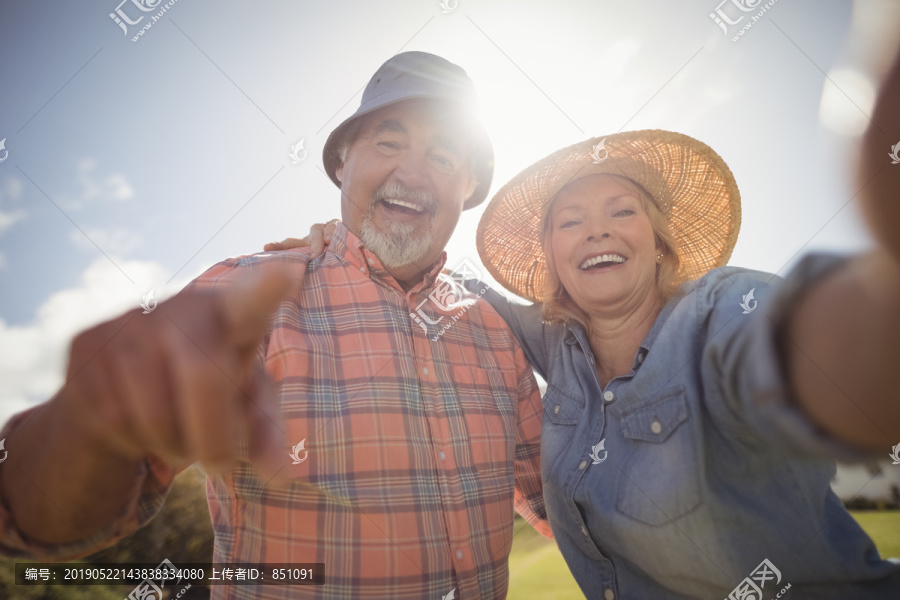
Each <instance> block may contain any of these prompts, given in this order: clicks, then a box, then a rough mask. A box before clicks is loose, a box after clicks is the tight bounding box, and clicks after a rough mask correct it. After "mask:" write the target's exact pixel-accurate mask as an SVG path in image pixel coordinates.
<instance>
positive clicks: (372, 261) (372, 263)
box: [366, 256, 375, 265]
mask: <svg viewBox="0 0 900 600" xmlns="http://www.w3.org/2000/svg"><path fill="white" fill-rule="evenodd" d="M366 262H368V263H369V264H370V265H374V264H375V260H374V259H373V258H372V257H371V256H370V257H369V259H368V261H366Z"/></svg>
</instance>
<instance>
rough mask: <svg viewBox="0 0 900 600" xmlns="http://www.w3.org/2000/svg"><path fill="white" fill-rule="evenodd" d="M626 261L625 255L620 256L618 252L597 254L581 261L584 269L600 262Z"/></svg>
mask: <svg viewBox="0 0 900 600" xmlns="http://www.w3.org/2000/svg"><path fill="white" fill-rule="evenodd" d="M623 262H625V257H624V256H620V255H618V254H601V255H600V256H595V257H593V258H589V259H587V260H586V261H584V262H583V263H581V268H582V269H590V268H591V267H593V266H594V265H599V264H600V263H623Z"/></svg>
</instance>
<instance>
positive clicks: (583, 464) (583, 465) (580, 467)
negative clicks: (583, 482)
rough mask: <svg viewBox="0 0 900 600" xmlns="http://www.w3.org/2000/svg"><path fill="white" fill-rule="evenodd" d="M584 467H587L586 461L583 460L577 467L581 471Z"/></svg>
mask: <svg viewBox="0 0 900 600" xmlns="http://www.w3.org/2000/svg"><path fill="white" fill-rule="evenodd" d="M586 466H587V461H586V460H583V461H581V463H580V464H579V465H578V468H579V469H581V470H584V468H585V467H586Z"/></svg>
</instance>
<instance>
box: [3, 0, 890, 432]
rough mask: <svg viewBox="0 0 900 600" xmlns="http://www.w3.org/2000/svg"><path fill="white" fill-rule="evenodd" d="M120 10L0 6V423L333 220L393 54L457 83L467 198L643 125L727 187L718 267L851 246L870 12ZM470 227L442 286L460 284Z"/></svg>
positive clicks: (377, 7)
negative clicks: (379, 78)
mask: <svg viewBox="0 0 900 600" xmlns="http://www.w3.org/2000/svg"><path fill="white" fill-rule="evenodd" d="M120 1H121V0H86V1H81V2H78V3H74V2H59V1H57V2H51V1H42V0H35V1H32V2H27V3H26V2H14V1H13V0H0V140H2V141H3V146H4V148H3V149H0V424H2V423H4V422H5V421H6V420H7V419H8V417H9V416H11V415H12V414H13V413H15V412H17V411H19V410H22V409H24V408H26V407H28V406H30V405H33V404H35V403H37V402H40V401H43V400H45V399H47V398H49V397H50V396H52V394H53V393H54V392H55V391H56V390H57V389H58V388H59V386H60V385H61V383H62V381H63V375H64V370H65V360H66V354H67V351H68V344H69V343H70V341H71V339H72V337H73V336H74V335H75V334H76V333H77V332H78V331H81V330H83V329H85V328H86V327H89V326H91V325H93V324H96V323H98V322H100V321H102V320H105V319H108V318H112V317H114V316H116V315H118V314H120V313H121V312H123V311H125V310H128V309H131V308H135V307H137V306H138V305H139V303H140V302H141V300H142V298H143V297H144V295H145V294H147V293H148V292H149V291H150V290H153V291H154V295H155V297H156V298H157V299H159V300H162V299H164V298H167V297H170V296H172V295H173V294H175V293H176V292H177V291H178V290H179V289H181V287H183V286H184V285H185V284H186V283H187V282H188V281H190V280H191V279H193V278H194V277H196V276H197V275H199V274H200V273H202V272H203V271H204V270H205V269H207V268H208V267H210V266H211V265H213V264H215V263H217V262H219V261H220V260H223V259H225V258H228V257H232V256H238V255H243V254H250V253H253V252H258V251H261V250H262V246H263V245H264V244H265V243H266V242H269V241H275V240H280V239H282V238H284V237H288V236H302V235H304V234H305V233H306V232H307V231H308V229H309V226H310V225H311V224H312V223H315V222H323V221H327V220H329V219H331V218H334V217H338V216H339V199H340V195H339V191H338V190H337V188H335V187H334V185H333V184H332V183H331V181H330V180H329V179H328V178H327V176H326V175H325V174H324V171H323V170H322V160H321V151H322V146H323V145H324V142H325V139H326V138H327V136H328V134H329V133H330V131H331V130H332V129H333V128H334V127H336V126H337V125H338V124H339V123H340V122H341V121H342V120H343V119H344V118H346V117H347V116H349V115H350V114H352V113H353V111H354V110H355V109H356V107H357V106H358V104H359V101H360V98H361V93H362V89H363V88H364V86H365V85H366V83H367V81H368V79H369V77H371V75H372V74H373V73H374V72H375V70H376V69H377V68H378V67H379V66H380V65H381V64H382V63H383V62H384V61H385V60H387V59H388V58H389V57H390V56H392V55H393V54H395V53H397V52H400V51H404V50H423V51H427V52H432V53H435V54H439V55H441V56H444V57H445V58H447V59H449V60H451V61H453V62H455V63H457V64H459V65H460V66H462V67H463V68H464V69H466V71H467V72H468V73H469V75H470V76H471V77H472V79H473V80H474V82H475V85H476V87H477V89H478V92H479V95H480V98H481V105H482V106H481V110H482V118H483V120H484V122H485V124H486V126H487V128H488V130H489V132H490V135H491V137H492V140H493V143H494V148H495V153H496V170H495V174H494V183H493V186H492V190H491V193H492V194H493V193H494V192H496V191H497V190H499V188H500V187H501V185H502V184H503V183H504V182H505V181H506V180H508V179H509V178H511V177H512V176H513V175H515V174H516V173H518V172H519V171H521V170H522V169H524V168H525V167H527V166H528V165H529V164H531V163H532V162H534V161H536V160H538V159H540V158H542V157H543V156H545V155H547V154H549V153H551V152H552V151H554V150H556V149H558V148H561V147H563V146H567V145H570V144H573V143H575V142H578V141H582V140H584V139H587V138H590V137H598V136H604V135H607V134H611V133H616V132H618V131H624V130H637V129H667V130H672V131H678V132H681V133H685V134H687V135H690V136H693V137H695V138H697V139H699V140H701V141H703V142H705V143H707V144H708V145H710V146H711V147H712V148H713V149H715V150H716V151H717V152H718V153H719V154H720V155H721V156H722V157H723V158H724V159H725V161H726V162H727V163H728V164H729V166H730V167H731V169H732V171H733V173H734V175H735V177H736V179H737V182H738V185H739V187H740V189H741V195H742V214H743V216H742V226H741V233H740V237H739V239H738V242H737V247H736V248H735V250H734V253H733V256H732V259H731V262H730V264H732V265H738V266H742V267H748V268H754V269H760V270H764V271H769V272H773V273H779V274H784V273H786V272H787V271H788V270H789V269H790V266H791V265H792V264H794V263H795V262H796V260H797V258H798V256H800V255H802V254H803V253H805V252H810V251H821V250H826V251H837V252H841V253H849V252H858V251H861V250H864V249H866V248H868V247H870V246H871V240H870V237H869V236H868V234H867V232H866V229H865V226H864V224H863V223H862V221H861V218H860V216H859V213H858V210H857V209H856V207H855V206H854V204H853V202H852V198H853V195H854V194H855V189H854V186H853V183H852V166H853V157H854V147H855V146H854V144H855V140H856V136H858V135H859V134H860V133H861V132H862V130H863V128H864V127H865V125H866V124H867V123H868V117H867V115H868V114H870V113H871V106H872V102H873V100H874V92H875V89H877V85H878V81H879V76H880V74H881V73H882V72H883V71H884V69H886V67H887V61H888V60H889V59H890V58H891V57H892V56H893V54H894V49H895V48H896V47H897V44H898V39H900V32H898V24H900V3H897V2H892V1H891V0H857V1H854V2H851V1H847V0H845V1H838V0H829V1H821V0H819V1H813V0H769V1H768V2H762V1H761V0H725V1H724V2H722V1H721V0H696V1H695V0H685V1H679V2H672V1H670V0H644V1H637V2H636V1H634V0H619V1H615V0H606V1H598V0H589V1H587V0H558V1H556V2H554V3H552V4H551V3H548V2H539V1H536V0H535V1H530V0H529V1H525V0H517V1H512V0H507V1H500V0H479V1H475V0H443V3H441V2H438V0H416V1H414V2H413V1H399V0H395V1H393V2H368V1H367V2H362V1H359V0H357V1H354V2H350V1H340V0H338V1H335V0H329V1H327V2H326V1H325V0H309V1H304V2H288V1H286V0H272V1H269V2H253V3H251V2H234V1H228V2H221V1H220V2H213V1H211V0H169V1H168V2H161V1H159V0H125V1H124V2H121V4H120V3H119V2H120ZM739 5H741V6H739ZM742 7H743V9H747V10H743V9H742ZM163 11H164V12H163ZM760 13H762V14H760ZM111 15H113V16H111ZM755 16H756V17H758V18H757V20H756V21H753V17H755ZM114 17H115V18H116V19H118V20H119V21H121V24H120V23H117V22H116V20H115V19H114ZM154 17H158V18H157V19H156V20H155V21H153V18H154ZM139 18H140V20H139ZM715 18H718V19H719V20H720V21H722V24H721V25H720V24H718V23H717V22H716V20H715ZM723 19H725V20H723ZM739 19H740V21H739V22H737V21H738V20H739ZM128 21H132V22H136V23H134V24H130V23H128ZM728 21H731V22H737V23H736V24H733V25H732V24H728ZM748 24H749V25H750V26H749V28H747V27H746V26H747V25H748ZM148 25H149V27H147V26H148ZM742 28H743V33H742V34H741V35H740V36H738V32H739V31H741V30H742ZM141 31H142V33H140V35H138V34H139V32H141ZM301 140H302V146H297V144H298V142H300V141H301ZM301 147H302V150H300V148H301ZM292 148H296V149H297V152H296V153H295V156H296V157H297V158H302V160H299V161H297V160H295V159H294V158H292V157H291V150H292ZM889 150H890V149H889V148H886V149H885V151H886V152H888V151H889ZM483 208H484V206H483V205H482V207H480V208H476V209H473V210H470V211H467V212H466V213H464V215H463V218H462V219H461V220H460V223H459V226H458V228H457V230H456V233H455V234H454V237H453V239H452V240H451V241H450V243H449V245H448V247H447V250H448V254H449V260H448V266H451V267H452V266H453V265H455V264H458V263H459V262H460V261H461V260H462V259H464V258H465V259H469V260H470V261H472V262H474V263H475V264H476V265H478V264H480V261H479V260H478V256H477V252H476V251H475V243H474V240H475V228H476V226H477V223H478V219H479V217H480V215H481V211H482V210H483ZM485 278H486V279H489V278H488V277H487V275H486V274H485Z"/></svg>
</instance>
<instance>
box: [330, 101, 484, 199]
mask: <svg viewBox="0 0 900 600" xmlns="http://www.w3.org/2000/svg"><path fill="white" fill-rule="evenodd" d="M373 100H374V101H372V102H369V103H368V105H367V106H366V107H365V108H363V107H360V110H358V111H356V112H355V113H354V114H353V115H351V116H350V117H348V118H347V119H345V120H344V121H343V122H342V123H341V124H340V125H338V126H337V127H335V128H334V130H333V131H332V132H331V134H330V135H329V136H328V139H327V140H325V147H324V148H323V149H322V164H323V165H324V167H325V173H327V174H328V178H329V179H331V181H332V182H333V183H334V185H336V186H337V187H338V188H340V187H341V182H340V180H339V179H338V178H337V168H338V167H339V166H340V164H341V156H340V152H339V148H340V147H341V143H342V142H343V140H344V139H345V138H346V136H347V135H348V134H349V133H350V130H351V129H352V127H353V124H354V123H356V122H358V120H359V119H361V118H363V117H365V116H366V115H369V114H371V113H373V112H375V111H376V110H379V109H382V108H384V107H386V106H390V105H392V104H396V103H397V102H403V101H404V100H435V101H442V102H446V101H447V98H446V96H442V95H429V94H416V95H409V92H408V91H407V90H402V89H400V90H395V91H393V92H391V93H387V94H382V95H381V96H378V97H377V98H375V99H373ZM475 125H476V127H477V129H478V131H479V132H480V134H481V137H480V139H479V141H478V143H477V144H476V145H475V149H474V152H473V154H472V156H471V158H470V162H471V164H472V171H473V173H474V175H475V178H476V180H477V181H478V185H477V186H476V188H475V190H474V191H473V192H472V195H471V196H469V197H468V198H467V199H466V202H465V204H463V210H468V209H470V208H474V207H476V206H478V205H479V204H481V203H482V202H484V200H485V198H487V195H488V192H489V191H490V189H491V183H492V182H493V178H494V146H493V144H491V138H490V136H488V133H487V130H486V129H485V128H484V126H483V125H482V124H481V123H479V122H476V123H475Z"/></svg>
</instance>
